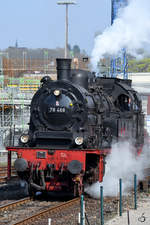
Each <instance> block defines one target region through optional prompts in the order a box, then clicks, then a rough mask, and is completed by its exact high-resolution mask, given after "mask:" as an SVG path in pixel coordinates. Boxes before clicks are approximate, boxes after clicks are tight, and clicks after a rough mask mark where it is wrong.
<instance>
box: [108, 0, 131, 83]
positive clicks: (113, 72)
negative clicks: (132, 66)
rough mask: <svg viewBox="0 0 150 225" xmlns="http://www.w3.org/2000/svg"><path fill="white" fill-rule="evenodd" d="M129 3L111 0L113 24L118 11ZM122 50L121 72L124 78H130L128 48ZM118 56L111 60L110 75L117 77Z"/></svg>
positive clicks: (123, 0)
mask: <svg viewBox="0 0 150 225" xmlns="http://www.w3.org/2000/svg"><path fill="white" fill-rule="evenodd" d="M127 5H128V0H111V25H112V24H113V23H114V20H115V19H116V18H117V16H118V12H119V10H120V8H123V7H126V6H127ZM120 50H121V51H122V54H121V55H122V57H121V58H122V59H121V62H122V65H120V67H121V70H120V72H121V73H122V74H123V78H124V79H128V73H127V55H126V49H120ZM117 61H118V58H117V57H114V58H112V60H111V71H110V76H111V77H116V75H117V74H116V73H117V69H118V65H117Z"/></svg>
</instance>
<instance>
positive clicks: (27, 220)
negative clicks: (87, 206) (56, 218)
mask: <svg viewBox="0 0 150 225" xmlns="http://www.w3.org/2000/svg"><path fill="white" fill-rule="evenodd" d="M79 202H80V198H75V199H73V200H70V201H67V202H65V203H61V204H59V205H57V206H54V207H49V208H47V209H46V210H41V211H40V212H38V213H36V214H34V215H32V216H30V217H27V218H25V219H23V220H21V221H19V222H17V223H14V224H13V225H28V224H30V223H32V222H33V221H36V222H37V221H38V220H40V219H42V218H44V217H46V216H49V215H50V214H52V213H53V214H55V213H56V212H59V211H61V210H63V209H66V208H68V207H70V206H73V205H75V204H77V203H79Z"/></svg>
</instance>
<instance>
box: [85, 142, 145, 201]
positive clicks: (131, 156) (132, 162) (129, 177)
mask: <svg viewBox="0 0 150 225" xmlns="http://www.w3.org/2000/svg"><path fill="white" fill-rule="evenodd" d="M147 154H148V151H147V148H146V147H145V148H144V149H143V153H142V154H141V155H140V156H136V154H135V149H134V148H133V147H131V144H130V143H127V142H124V143H117V144H114V145H113V146H112V153H111V154H110V155H108V157H107V158H106V162H107V163H106V173H105V176H104V179H103V183H99V182H97V183H95V184H93V185H91V186H89V187H87V188H86V189H85V191H86V192H87V193H88V194H90V195H91V196H92V197H94V198H99V197H100V186H103V187H104V195H105V196H117V194H118V190H119V188H118V186H119V179H120V178H122V182H123V193H124V194H125V193H127V191H129V190H130V188H131V187H133V179H134V174H136V175H137V178H138V180H142V179H143V177H144V173H143V171H144V169H145V168H146V167H147V166H148V163H149V160H148V159H149V156H148V155H147Z"/></svg>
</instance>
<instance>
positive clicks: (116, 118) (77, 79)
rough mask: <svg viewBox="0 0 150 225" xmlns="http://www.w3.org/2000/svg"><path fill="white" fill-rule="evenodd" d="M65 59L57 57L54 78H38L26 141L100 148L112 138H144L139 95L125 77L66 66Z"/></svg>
mask: <svg viewBox="0 0 150 225" xmlns="http://www.w3.org/2000/svg"><path fill="white" fill-rule="evenodd" d="M70 65H71V60H70V59H57V70H58V80H57V81H52V80H50V78H49V77H44V78H43V79H42V80H41V83H42V85H41V88H40V89H39V90H38V91H37V93H36V94H35V96H34V97H33V99H32V103H31V119H30V128H29V133H28V135H29V140H28V141H27V143H22V144H23V145H25V146H31V147H48V148H51V149H56V148H57V149H76V148H83V149H93V148H96V149H99V148H100V149H101V148H106V147H110V146H111V143H112V140H115V141H118V139H119V138H127V139H128V138H130V139H131V138H132V141H133V142H134V144H142V143H143V138H144V134H143V133H144V131H143V127H144V126H143V123H144V120H143V118H144V117H143V113H142V107H141V101H140V98H139V95H138V94H137V92H136V91H134V90H133V89H132V88H131V81H130V80H121V79H117V78H100V77H97V78H96V77H95V76H94V75H93V74H91V73H90V72H87V71H82V70H71V68H70Z"/></svg>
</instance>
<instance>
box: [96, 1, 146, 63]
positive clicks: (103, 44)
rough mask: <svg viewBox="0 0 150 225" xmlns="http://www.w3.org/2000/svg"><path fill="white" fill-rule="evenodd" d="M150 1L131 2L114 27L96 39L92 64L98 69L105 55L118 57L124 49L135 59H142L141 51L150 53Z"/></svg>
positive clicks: (120, 13) (123, 10) (122, 11)
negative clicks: (99, 62) (98, 63)
mask: <svg viewBox="0 0 150 225" xmlns="http://www.w3.org/2000/svg"><path fill="white" fill-rule="evenodd" d="M149 12H150V1H149V0H130V1H129V4H128V6H127V7H125V8H124V9H121V10H120V12H119V15H118V18H117V19H116V20H115V21H114V23H113V25H112V26H111V27H109V28H107V29H106V30H105V31H104V32H103V34H102V35H99V36H97V37H96V39H95V45H94V49H93V51H92V64H93V66H95V67H96V65H97V62H98V61H99V59H101V58H103V57H104V56H105V54H109V55H114V56H115V55H117V54H118V53H119V51H120V50H121V49H122V48H126V49H127V52H128V53H130V54H131V55H133V56H135V57H139V58H140V57H141V54H139V53H138V50H139V49H144V50H145V52H147V53H149V52H150V13H149Z"/></svg>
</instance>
